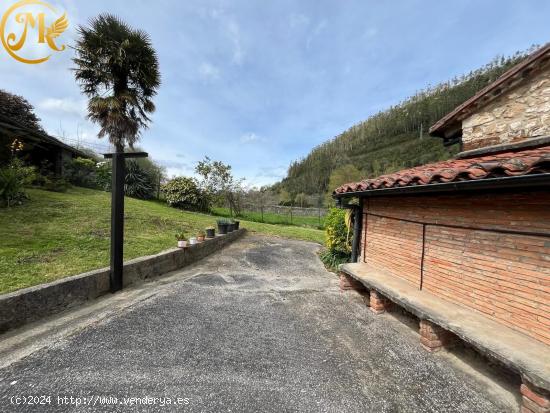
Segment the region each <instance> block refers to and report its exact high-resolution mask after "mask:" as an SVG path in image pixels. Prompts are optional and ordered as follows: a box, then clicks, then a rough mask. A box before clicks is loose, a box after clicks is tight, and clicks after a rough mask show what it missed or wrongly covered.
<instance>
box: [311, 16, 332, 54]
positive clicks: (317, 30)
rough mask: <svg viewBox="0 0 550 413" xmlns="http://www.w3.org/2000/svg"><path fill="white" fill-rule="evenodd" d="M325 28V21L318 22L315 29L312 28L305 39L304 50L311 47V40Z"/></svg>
mask: <svg viewBox="0 0 550 413" xmlns="http://www.w3.org/2000/svg"><path fill="white" fill-rule="evenodd" d="M326 27H327V21H326V20H324V19H323V20H321V21H320V22H318V23H317V24H316V25H315V27H314V28H313V30H312V31H311V33H310V34H309V36H308V37H307V40H306V48H307V49H309V47H310V46H311V42H313V40H314V39H315V38H316V37H317V36H319V35H320V34H321V32H322V31H323V30H325V28H326Z"/></svg>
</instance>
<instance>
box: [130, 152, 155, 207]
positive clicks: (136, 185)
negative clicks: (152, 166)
mask: <svg viewBox="0 0 550 413" xmlns="http://www.w3.org/2000/svg"><path fill="white" fill-rule="evenodd" d="M152 178H153V177H152V176H151V174H149V173H148V172H147V171H146V170H145V169H144V168H142V167H141V166H140V164H138V163H137V162H136V161H126V178H125V181H124V193H125V194H126V195H127V196H131V197H133V198H139V199H151V198H153V197H154V196H155V185H154V182H153V179H152Z"/></svg>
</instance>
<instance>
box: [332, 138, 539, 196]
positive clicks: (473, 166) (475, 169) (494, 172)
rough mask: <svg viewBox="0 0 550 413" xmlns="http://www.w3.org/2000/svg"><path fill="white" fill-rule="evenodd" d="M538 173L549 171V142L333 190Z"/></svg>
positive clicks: (383, 177)
mask: <svg viewBox="0 0 550 413" xmlns="http://www.w3.org/2000/svg"><path fill="white" fill-rule="evenodd" d="M539 173H550V146H545V147H542V148H536V149H529V150H523V151H510V152H505V153H499V154H494V155H486V156H480V157H477V158H469V159H455V160H448V161H442V162H437V163H433V164H427V165H422V166H417V167H415V168H411V169H404V170H402V171H399V172H395V173H392V174H388V175H382V176H379V177H377V178H373V179H365V180H363V181H360V182H354V183H349V184H345V185H342V186H340V187H338V188H336V190H335V191H334V194H344V193H348V192H362V191H369V190H374V189H385V188H396V187H404V186H417V185H429V184H434V183H446V182H458V181H473V180H481V179H488V178H497V177H505V176H518V175H528V174H539Z"/></svg>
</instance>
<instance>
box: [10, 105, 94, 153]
mask: <svg viewBox="0 0 550 413" xmlns="http://www.w3.org/2000/svg"><path fill="white" fill-rule="evenodd" d="M0 133H3V134H6V135H9V136H11V137H13V138H19V139H23V140H28V141H31V142H33V143H34V144H36V145H38V146H44V145H45V146H50V147H51V146H55V147H58V148H63V149H65V150H67V151H69V152H72V153H74V154H75V155H77V156H81V157H84V158H88V157H89V155H88V154H86V153H85V152H82V151H81V150H79V149H77V148H74V147H72V146H70V145H67V144H66V143H64V142H62V141H60V140H59V139H57V138H54V137H53V136H50V135H48V134H46V133H43V132H40V131H37V130H34V129H30V128H28V127H26V126H24V125H21V124H19V123H17V122H15V121H13V120H11V119H8V117H6V116H4V115H2V114H0Z"/></svg>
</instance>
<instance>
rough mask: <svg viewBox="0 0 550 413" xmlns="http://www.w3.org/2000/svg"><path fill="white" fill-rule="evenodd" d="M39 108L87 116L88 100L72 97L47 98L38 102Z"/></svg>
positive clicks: (52, 111) (46, 110)
mask: <svg viewBox="0 0 550 413" xmlns="http://www.w3.org/2000/svg"><path fill="white" fill-rule="evenodd" d="M38 109H40V110H43V111H45V112H50V113H56V114H66V115H73V116H78V117H85V116H86V101H85V100H75V99H71V98H62V99H57V98H47V99H44V100H42V101H41V102H39V103H38Z"/></svg>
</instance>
